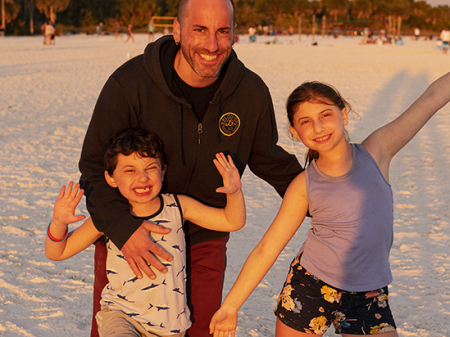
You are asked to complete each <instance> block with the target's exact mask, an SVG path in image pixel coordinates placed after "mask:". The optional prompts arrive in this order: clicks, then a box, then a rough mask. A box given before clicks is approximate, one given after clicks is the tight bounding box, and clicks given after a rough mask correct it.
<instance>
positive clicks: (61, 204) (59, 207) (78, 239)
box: [45, 182, 102, 261]
mask: <svg viewBox="0 0 450 337" xmlns="http://www.w3.org/2000/svg"><path fill="white" fill-rule="evenodd" d="M79 188H80V184H75V186H74V185H73V182H70V183H69V185H68V186H67V189H66V186H63V187H62V188H61V191H60V192H59V195H58V198H57V199H56V201H55V205H54V208H53V218H52V221H51V222H50V224H49V226H48V228H47V237H46V239H45V255H46V256H47V258H49V259H50V260H54V261H60V260H65V259H67V258H69V257H71V256H73V255H75V254H77V253H79V252H80V251H82V250H84V249H85V248H87V247H88V246H89V245H90V244H92V243H93V242H94V241H95V240H96V239H98V238H99V237H100V236H102V233H100V232H99V231H97V230H96V228H95V227H94V224H93V223H92V220H91V219H90V218H89V219H88V220H87V221H86V222H85V223H84V224H83V225H82V226H81V227H80V228H78V229H76V230H75V231H73V232H71V233H69V232H68V225H69V224H71V223H75V222H78V221H80V220H83V219H85V218H86V217H85V216H84V215H75V209H76V207H77V206H78V204H79V203H80V200H81V198H82V197H83V192H84V191H83V190H80V189H79Z"/></svg>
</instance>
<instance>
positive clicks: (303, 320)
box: [275, 257, 396, 335]
mask: <svg viewBox="0 0 450 337" xmlns="http://www.w3.org/2000/svg"><path fill="white" fill-rule="evenodd" d="M275 315H276V316H277V317H278V319H279V320H280V321H281V322H282V323H283V324H285V325H287V326H288V327H290V328H292V329H294V330H297V331H300V332H305V333H312V334H323V333H325V331H326V330H327V329H328V328H329V327H330V325H331V323H333V325H334V328H335V331H336V333H338V334H339V333H344V334H352V335H365V334H367V335H371V334H378V333H383V332H388V331H394V330H395V329H396V325H395V322H394V318H393V316H392V313H391V309H390V308H389V304H388V288H387V286H386V287H384V288H382V289H377V290H373V291H369V292H350V291H343V290H339V289H336V288H333V287H332V286H330V285H328V284H326V283H325V282H322V281H321V280H319V279H318V278H317V277H315V276H314V275H313V274H311V273H310V272H308V271H307V270H306V269H305V268H303V267H302V266H301V265H300V257H297V258H296V259H294V261H293V262H292V264H291V268H290V271H289V274H288V276H287V280H286V282H285V284H284V286H283V290H282V291H281V294H280V296H279V298H278V304H277V308H276V310H275Z"/></svg>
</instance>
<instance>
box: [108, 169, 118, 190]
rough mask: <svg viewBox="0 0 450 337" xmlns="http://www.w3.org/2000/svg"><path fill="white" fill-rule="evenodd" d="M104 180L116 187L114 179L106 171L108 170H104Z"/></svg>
mask: <svg viewBox="0 0 450 337" xmlns="http://www.w3.org/2000/svg"><path fill="white" fill-rule="evenodd" d="M105 180H106V182H107V183H108V185H109V186H111V187H114V188H117V184H116V181H115V180H114V178H113V177H111V176H110V175H109V173H108V171H105Z"/></svg>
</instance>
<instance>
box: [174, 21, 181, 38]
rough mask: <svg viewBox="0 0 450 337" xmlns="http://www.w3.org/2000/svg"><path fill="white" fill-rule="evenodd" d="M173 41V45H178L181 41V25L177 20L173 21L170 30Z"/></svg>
mask: <svg viewBox="0 0 450 337" xmlns="http://www.w3.org/2000/svg"><path fill="white" fill-rule="evenodd" d="M172 35H173V39H174V40H175V43H177V44H178V43H180V40H181V25H180V22H179V21H178V19H175V20H173V29H172Z"/></svg>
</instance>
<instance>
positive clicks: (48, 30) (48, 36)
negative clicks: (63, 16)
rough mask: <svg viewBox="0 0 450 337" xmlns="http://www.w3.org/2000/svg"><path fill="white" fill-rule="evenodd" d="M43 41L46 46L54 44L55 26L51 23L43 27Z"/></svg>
mask: <svg viewBox="0 0 450 337" xmlns="http://www.w3.org/2000/svg"><path fill="white" fill-rule="evenodd" d="M45 40H46V44H48V45H51V44H53V45H54V44H55V25H54V23H53V22H52V21H48V22H47V24H46V25H45Z"/></svg>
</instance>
